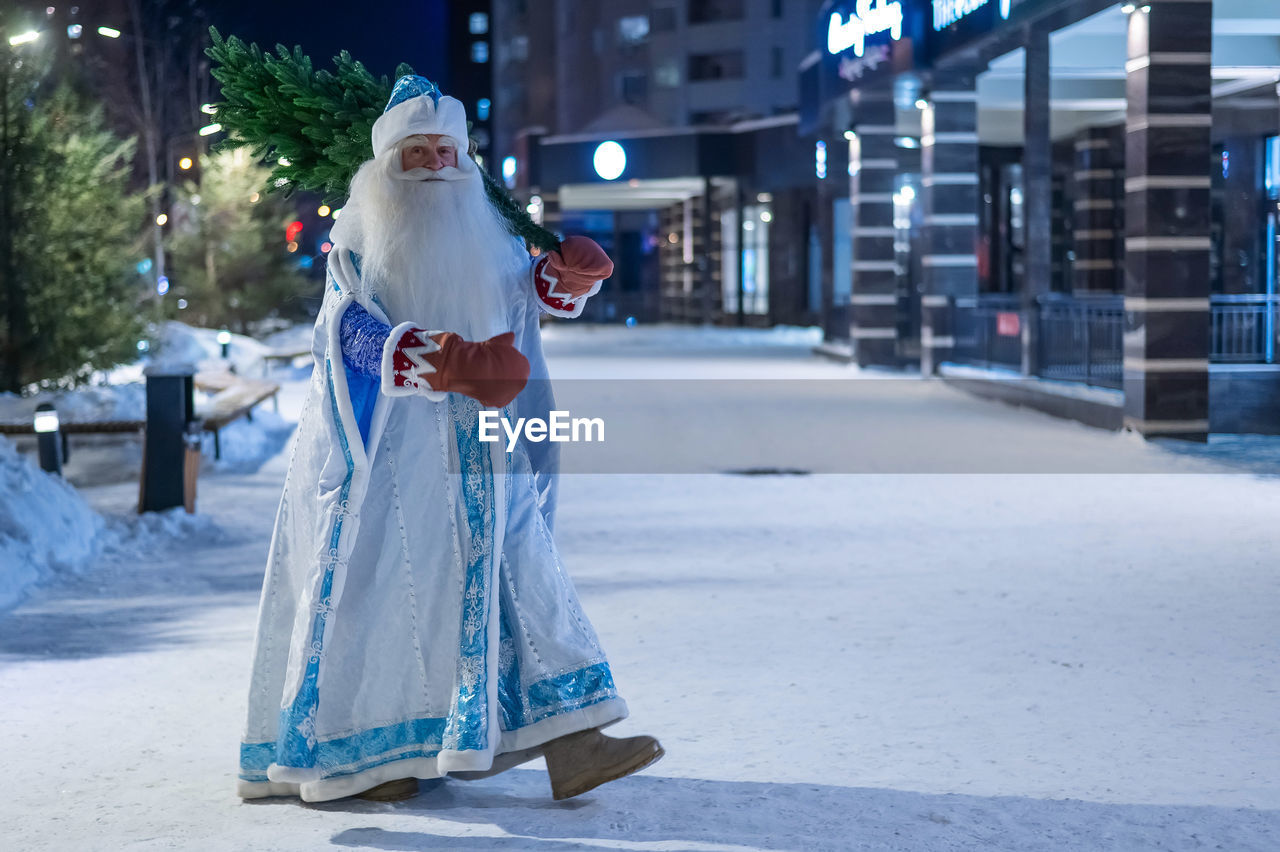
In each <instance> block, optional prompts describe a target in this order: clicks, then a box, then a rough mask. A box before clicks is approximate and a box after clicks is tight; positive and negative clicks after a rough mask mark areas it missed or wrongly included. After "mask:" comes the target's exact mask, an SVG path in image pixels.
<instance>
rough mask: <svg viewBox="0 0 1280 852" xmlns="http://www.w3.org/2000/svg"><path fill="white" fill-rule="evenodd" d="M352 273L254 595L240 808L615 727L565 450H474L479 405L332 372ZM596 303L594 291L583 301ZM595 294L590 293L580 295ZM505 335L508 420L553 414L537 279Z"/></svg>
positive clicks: (328, 322)
mask: <svg viewBox="0 0 1280 852" xmlns="http://www.w3.org/2000/svg"><path fill="white" fill-rule="evenodd" d="M359 276H360V264H359V257H358V255H356V254H354V253H353V252H351V251H350V250H348V249H347V248H345V247H343V246H336V247H335V249H334V251H333V252H332V254H331V257H330V260H329V275H328V286H327V287H326V295H325V300H324V306H323V308H322V310H321V312H320V315H319V317H318V318H317V320H316V326H315V336H314V342H313V347H312V351H313V353H314V356H315V371H314V374H313V377H312V380H311V387H310V390H309V394H308V397H307V402H306V407H305V409H304V411H303V414H302V417H301V421H300V423H299V426H298V433H297V435H296V438H295V442H294V446H293V451H292V452H293V456H292V460H291V462H290V465H289V473H288V477H287V479H286V481H285V487H284V495H283V497H282V499H281V501H280V509H279V513H278V515H277V518H276V526H275V533H274V535H273V537H272V542H271V552H270V555H269V559H268V562H267V571H266V577H265V581H264V584H263V589H262V600H261V609H260V614H259V622H258V632H257V640H256V643H255V650H254V661H253V677H252V682H251V685H250V692H249V709H248V724H247V727H246V730H245V735H244V738H243V741H242V743H241V749H240V773H239V781H238V793H239V795H240V796H242V797H245V798H256V797H260V796H273V795H297V796H300V797H301V798H302V799H304V800H306V801H325V800H329V799H334V798H339V797H342V796H349V795H353V794H355V793H359V792H362V791H364V790H366V789H368V788H370V787H373V786H375V785H377V784H380V783H382V782H384V781H388V780H392V779H395V778H404V777H418V778H435V777H439V776H441V775H444V774H446V773H448V772H454V771H464V770H483V769H487V768H488V767H489V766H490V764H491V761H492V760H493V757H494V756H495V754H499V753H502V752H506V751H513V750H517V749H523V748H527V747H529V746H533V745H539V744H541V743H544V742H546V741H547V740H550V739H554V738H555V737H558V736H561V735H563V734H566V733H572V732H574V731H578V730H584V729H586V728H591V727H595V726H599V725H606V724H611V723H613V722H615V721H618V720H619V719H622V718H624V717H625V716H626V714H627V710H626V705H625V704H624V703H623V701H622V699H621V698H619V697H618V694H617V691H616V689H615V687H614V683H613V678H612V675H611V673H610V670H609V665H608V662H607V661H606V659H605V655H604V653H603V651H602V650H601V649H600V644H599V641H598V640H597V638H596V634H595V631H594V630H593V629H592V627H591V624H590V623H589V622H588V620H587V619H586V617H585V616H584V615H583V612H582V609H581V607H580V606H579V603H578V598H577V595H576V593H575V592H574V588H573V584H572V583H571V581H570V580H569V578H568V576H566V574H565V572H564V568H563V566H562V564H561V562H560V558H559V555H558V553H557V551H556V545H555V542H554V540H553V538H552V527H553V525H554V512H555V504H556V489H555V478H556V468H557V463H558V459H557V453H556V448H555V445H553V444H550V443H542V444H524V443H521V444H520V445H518V446H517V447H516V449H515V450H514V451H513V452H511V453H507V452H506V451H505V446H506V442H505V440H503V441H499V442H496V443H488V442H481V441H479V438H478V430H477V419H478V413H479V411H480V410H481V406H480V404H479V403H477V402H475V401H474V400H471V399H469V398H467V397H463V396H461V395H459V394H452V393H451V394H447V395H445V398H444V399H443V400H442V401H439V402H433V401H431V400H429V399H426V398H423V397H420V396H410V397H389V396H387V395H385V394H383V393H380V392H379V388H378V382H377V381H376V380H370V379H367V378H365V377H363V376H360V375H358V374H356V373H354V372H351V371H349V370H348V369H346V366H345V364H344V361H343V357H342V349H341V343H340V339H339V325H340V318H341V316H342V314H343V312H344V311H345V310H346V309H347V307H348V306H350V305H351V304H353V303H354V302H357V301H359V302H360V304H361V305H362V306H363V307H364V308H365V309H366V310H368V311H369V312H370V313H371V314H373V315H374V316H375V317H377V318H379V319H381V320H383V321H386V319H387V317H386V313H385V312H384V311H383V310H382V306H381V304H380V301H379V300H378V298H377V296H376V295H375V296H372V297H367V296H364V295H358V294H362V293H364V292H365V291H364V290H363V288H361V287H360V286H359V284H360V281H359ZM597 286H598V285H597ZM593 292H594V291H593ZM508 296H509V298H508V300H507V304H508V306H509V313H510V316H509V324H508V325H507V326H506V327H507V328H510V329H512V330H513V331H514V332H515V334H516V346H517V347H518V348H519V349H520V351H521V352H522V353H524V355H525V356H526V357H527V358H528V359H529V362H530V365H531V368H532V375H531V378H530V382H529V385H528V387H527V388H526V389H525V391H524V392H522V393H521V395H520V396H519V397H518V398H517V399H516V401H515V402H514V403H512V405H511V406H510V407H509V408H508V410H507V412H506V413H507V415H508V416H510V417H511V418H512V419H513V420H514V418H515V417H520V416H524V417H528V416H544V417H545V416H546V412H547V411H548V410H549V409H551V408H552V407H553V400H552V398H551V391H550V384H549V382H548V381H547V367H546V361H545V359H544V357H543V354H542V344H541V339H540V336H539V329H538V317H539V314H540V313H541V312H543V311H547V312H550V313H557V314H561V315H570V316H571V315H575V314H576V313H577V312H579V311H580V310H581V306H580V303H579V305H578V307H577V308H576V310H573V311H571V312H569V311H559V310H555V309H554V308H552V307H551V306H548V305H546V304H545V303H544V302H543V301H542V300H540V299H539V295H538V293H537V290H536V287H535V285H534V281H533V277H532V271H530V272H528V273H525V274H522V275H519V276H516V277H514V278H513V280H512V281H510V282H509V293H508Z"/></svg>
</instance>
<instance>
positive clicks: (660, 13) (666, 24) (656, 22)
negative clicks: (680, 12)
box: [651, 6, 676, 33]
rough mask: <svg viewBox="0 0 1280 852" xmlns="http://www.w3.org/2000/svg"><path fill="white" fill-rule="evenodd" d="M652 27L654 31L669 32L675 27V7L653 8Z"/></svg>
mask: <svg viewBox="0 0 1280 852" xmlns="http://www.w3.org/2000/svg"><path fill="white" fill-rule="evenodd" d="M652 14H653V17H652V19H651V21H652V27H653V31H654V32H655V33H669V32H672V31H673V30H675V28H676V7H675V6H658V7H656V8H655V9H654V10H653V13H652Z"/></svg>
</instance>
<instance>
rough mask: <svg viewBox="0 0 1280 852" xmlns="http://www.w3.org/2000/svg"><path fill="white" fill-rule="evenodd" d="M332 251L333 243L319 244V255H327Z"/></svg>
mask: <svg viewBox="0 0 1280 852" xmlns="http://www.w3.org/2000/svg"><path fill="white" fill-rule="evenodd" d="M332 249H333V243H331V242H329V241H328V240H326V241H325V242H323V243H321V244H320V253H321V254H328V253H329V252H330V250H332Z"/></svg>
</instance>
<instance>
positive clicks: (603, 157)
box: [592, 140, 627, 180]
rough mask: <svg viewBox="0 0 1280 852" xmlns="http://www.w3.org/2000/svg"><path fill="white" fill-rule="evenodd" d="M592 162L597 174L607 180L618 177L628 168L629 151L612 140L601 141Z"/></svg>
mask: <svg viewBox="0 0 1280 852" xmlns="http://www.w3.org/2000/svg"><path fill="white" fill-rule="evenodd" d="M592 164H593V165H594V166H595V169H596V174H598V175H600V177H602V178H604V179H605V180H615V179H617V178H618V177H619V176H620V175H621V174H622V173H623V171H625V170H626V168H627V152H626V151H624V150H623V149H622V146H621V145H619V144H618V143H617V142H614V141H612V140H610V141H608V142H601V143H600V144H599V145H598V146H597V147H596V153H595V156H594V157H592Z"/></svg>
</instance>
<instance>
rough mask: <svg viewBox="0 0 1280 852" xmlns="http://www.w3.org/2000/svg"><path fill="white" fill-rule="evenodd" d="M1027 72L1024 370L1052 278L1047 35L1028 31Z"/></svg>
mask: <svg viewBox="0 0 1280 852" xmlns="http://www.w3.org/2000/svg"><path fill="white" fill-rule="evenodd" d="M1026 58H1027V61H1026V73H1025V75H1024V77H1023V95H1024V97H1023V108H1022V122H1023V134H1022V135H1023V149H1022V213H1023V218H1024V221H1025V222H1026V230H1025V233H1026V248H1025V254H1024V257H1025V267H1024V268H1025V269H1026V278H1025V279H1024V280H1023V282H1022V308H1023V320H1024V321H1023V323H1022V371H1023V372H1024V373H1027V374H1031V373H1034V372H1035V371H1036V370H1037V369H1038V365H1037V364H1036V363H1035V352H1036V348H1037V343H1036V339H1035V336H1036V333H1037V331H1038V329H1039V323H1038V322H1037V314H1038V311H1039V302H1038V298H1039V297H1040V296H1041V295H1043V294H1045V293H1048V292H1049V287H1050V283H1051V281H1052V279H1053V184H1052V170H1053V140H1052V139H1051V138H1050V136H1049V116H1050V108H1049V31H1048V30H1047V29H1045V28H1042V27H1036V26H1028V27H1027V29H1026Z"/></svg>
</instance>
